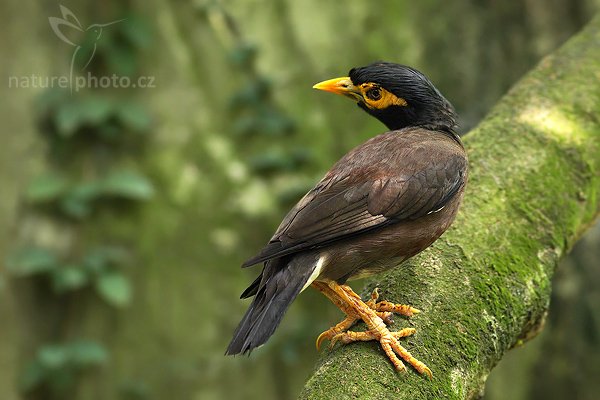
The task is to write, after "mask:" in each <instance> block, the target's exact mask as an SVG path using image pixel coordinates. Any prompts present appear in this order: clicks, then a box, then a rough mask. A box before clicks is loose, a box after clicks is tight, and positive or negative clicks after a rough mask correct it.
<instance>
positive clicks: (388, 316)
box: [312, 282, 418, 351]
mask: <svg viewBox="0 0 600 400" xmlns="http://www.w3.org/2000/svg"><path fill="white" fill-rule="evenodd" d="M312 286H313V287H314V288H315V289H317V290H319V291H320V292H321V293H323V294H324V295H325V296H327V298H328V299H329V300H331V302H332V303H333V304H335V305H336V306H337V307H338V308H339V309H340V310H342V311H343V312H344V314H346V318H344V319H343V320H342V321H341V322H340V323H338V324H337V325H335V326H333V327H331V328H329V329H328V330H326V331H325V332H323V333H321V334H320V335H319V336H318V337H317V341H316V343H315V345H316V347H317V351H319V350H320V349H321V344H322V343H323V342H324V341H325V340H331V339H333V338H334V337H335V336H337V335H338V334H340V333H342V332H345V331H347V330H348V329H350V328H351V327H352V325H354V324H355V323H356V322H357V321H358V320H359V319H360V315H358V314H357V313H356V312H355V311H354V310H353V309H352V307H350V306H349V305H348V304H347V303H345V302H344V301H343V300H342V299H340V297H339V296H338V295H337V294H336V293H335V291H333V290H332V289H331V288H330V287H329V285H328V284H326V283H323V282H313V283H312ZM348 288H349V287H348ZM350 290H351V291H352V289H350ZM353 293H354V292H353ZM356 296H357V297H358V295H356ZM378 298H379V293H378V292H377V289H375V290H374V291H373V293H372V294H371V300H369V301H368V302H367V303H366V304H367V305H368V306H369V307H371V308H373V309H374V310H376V312H377V315H378V316H379V318H381V319H382V320H383V321H384V322H385V323H386V324H388V325H389V324H391V323H392V312H391V311H387V310H384V309H383V308H385V307H382V310H381V311H379V310H377V308H379V305H380V304H381V303H377V299H378ZM358 299H359V300H360V297H358ZM386 303H388V302H386ZM390 304H392V303H390ZM403 307H408V306H403ZM387 308H389V307H387ZM413 310H415V311H418V310H416V309H413ZM334 344H335V342H331V343H330V346H329V347H330V348H332V347H333V346H334Z"/></svg>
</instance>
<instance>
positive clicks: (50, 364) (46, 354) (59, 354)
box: [38, 345, 69, 369]
mask: <svg viewBox="0 0 600 400" xmlns="http://www.w3.org/2000/svg"><path fill="white" fill-rule="evenodd" d="M38 361H39V363H40V365H41V366H42V367H44V368H47V369H59V368H62V367H64V366H65V365H67V362H68V361H69V354H68V352H67V351H66V349H65V348H64V346H62V345H45V346H44V347H42V348H41V349H40V350H39V351H38Z"/></svg>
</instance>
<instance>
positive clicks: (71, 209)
mask: <svg viewBox="0 0 600 400" xmlns="http://www.w3.org/2000/svg"><path fill="white" fill-rule="evenodd" d="M101 190H102V188H101V186H100V184H98V183H94V182H90V183H81V184H79V185H77V186H75V187H73V188H72V189H71V190H69V191H68V192H67V193H66V195H65V196H64V197H63V198H62V200H61V202H60V207H61V210H62V211H63V212H64V213H65V214H67V215H68V216H69V217H73V218H77V219H81V218H85V217H87V216H88V215H89V214H90V213H91V212H92V201H93V200H94V199H95V198H96V197H98V195H99V193H100V192H101Z"/></svg>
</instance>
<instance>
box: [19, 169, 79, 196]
mask: <svg viewBox="0 0 600 400" xmlns="http://www.w3.org/2000/svg"><path fill="white" fill-rule="evenodd" d="M67 187H68V181H67V179H66V178H65V177H64V176H61V175H59V174H55V173H49V174H46V175H42V176H39V177H37V178H35V179H34V180H33V181H32V182H31V183H30V184H29V186H28V187H27V189H26V190H25V199H26V200H28V201H30V202H32V203H43V202H50V201H53V200H56V199H57V198H58V197H59V196H61V195H62V194H63V193H64V192H65V191H66V190H67Z"/></svg>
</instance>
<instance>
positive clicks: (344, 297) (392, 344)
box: [313, 282, 432, 378]
mask: <svg viewBox="0 0 600 400" xmlns="http://www.w3.org/2000/svg"><path fill="white" fill-rule="evenodd" d="M313 285H314V286H315V287H316V288H317V289H318V290H320V291H321V292H322V293H324V294H325V295H326V296H327V297H329V298H330V299H331V300H332V301H333V302H334V304H336V305H338V306H339V307H340V309H341V310H342V311H343V312H344V313H345V314H346V315H347V317H346V318H345V319H344V320H343V321H342V322H340V323H339V324H337V325H336V326H334V327H332V328H330V329H329V330H327V331H325V332H323V333H322V334H321V335H319V337H318V339H317V348H319V347H320V345H321V343H322V342H323V341H324V340H326V339H329V340H330V341H331V344H330V347H333V346H334V345H335V344H336V343H337V342H340V343H343V344H347V343H352V342H356V341H370V340H377V341H379V343H380V344H381V347H382V349H383V351H384V352H385V353H386V355H387V356H388V358H389V359H390V361H391V362H392V364H393V365H394V367H395V368H396V369H397V370H399V371H406V367H405V366H404V363H403V362H402V360H404V361H405V362H407V363H408V364H410V365H411V366H413V368H415V369H416V370H417V371H418V372H419V373H421V374H425V375H427V376H428V377H429V378H431V377H432V374H431V370H430V369H429V368H428V367H427V366H426V365H425V364H424V363H422V362H421V361H419V360H417V359H416V358H414V357H413V356H412V355H411V354H410V353H409V352H408V351H407V350H406V349H405V348H404V347H402V346H401V345H400V343H399V342H398V339H400V338H403V337H406V336H410V335H412V334H414V333H415V332H416V330H415V329H414V328H405V329H402V330H400V331H397V332H391V331H390V330H389V329H388V327H387V326H386V325H389V324H390V323H391V322H392V321H391V315H392V313H397V314H401V315H405V316H413V315H415V314H418V313H419V310H417V309H416V308H413V307H411V306H408V305H403V304H394V303H391V302H389V301H380V302H378V301H377V300H378V299H379V292H378V291H377V289H375V290H374V291H373V292H372V293H371V299H369V300H368V301H367V302H363V301H362V300H361V298H360V296H358V295H357V294H356V293H355V292H354V291H353V290H352V289H351V288H350V287H349V286H346V285H338V284H337V283H335V282H329V283H327V284H325V283H318V284H317V285H315V284H313ZM358 320H363V321H364V322H365V324H366V325H367V328H368V330H367V331H365V332H354V331H349V330H348V329H349V328H350V327H351V326H352V325H354V323H355V322H357V321H358ZM401 359H402V360H401Z"/></svg>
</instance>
